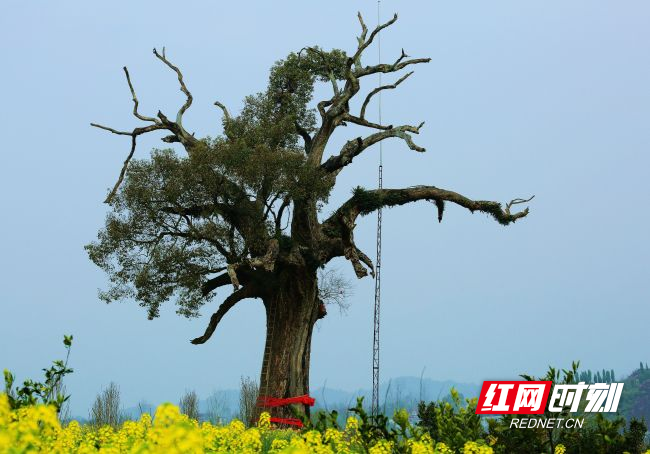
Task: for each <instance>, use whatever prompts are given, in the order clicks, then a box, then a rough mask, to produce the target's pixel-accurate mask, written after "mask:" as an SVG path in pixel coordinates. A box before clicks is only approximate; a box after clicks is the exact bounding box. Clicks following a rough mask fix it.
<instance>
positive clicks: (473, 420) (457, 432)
mask: <svg viewBox="0 0 650 454" xmlns="http://www.w3.org/2000/svg"><path fill="white" fill-rule="evenodd" d="M476 404H477V399H476V398H473V399H465V402H463V399H462V398H461V396H460V394H459V393H458V391H456V390H455V389H454V388H452V389H451V393H450V398H449V400H448V401H439V402H429V403H425V402H420V403H419V404H418V418H420V421H419V422H418V425H419V426H420V427H422V428H424V429H425V430H426V431H427V432H428V433H429V434H430V435H431V438H433V439H434V440H436V441H442V442H443V443H445V444H446V445H447V446H449V447H451V448H453V449H461V448H462V447H463V446H464V445H465V442H466V441H468V440H480V439H484V438H485V436H486V435H487V434H486V432H485V429H484V427H483V424H482V423H481V416H480V415H477V414H476Z"/></svg>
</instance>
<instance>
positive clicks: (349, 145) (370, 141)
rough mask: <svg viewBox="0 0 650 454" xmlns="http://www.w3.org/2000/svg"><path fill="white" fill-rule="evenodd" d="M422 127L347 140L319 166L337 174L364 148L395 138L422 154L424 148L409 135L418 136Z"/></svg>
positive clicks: (405, 127) (404, 127) (421, 124)
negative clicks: (336, 153)
mask: <svg viewBox="0 0 650 454" xmlns="http://www.w3.org/2000/svg"><path fill="white" fill-rule="evenodd" d="M423 125H424V123H420V124H419V125H418V126H411V125H404V126H397V127H395V128H390V129H387V130H385V131H381V132H377V133H375V134H371V135H369V136H368V137H366V138H365V139H362V138H361V137H357V138H356V139H352V140H349V141H348V142H346V144H345V145H343V147H342V148H341V151H340V152H339V154H338V155H334V156H332V157H330V158H329V159H328V160H327V161H325V162H324V163H323V164H322V165H321V167H322V168H323V169H324V170H325V171H327V172H337V171H339V170H341V169H342V168H343V167H345V166H346V165H348V164H350V163H351V162H352V160H353V159H354V158H355V157H356V156H358V155H359V154H361V152H363V150H365V149H366V148H368V147H370V146H372V145H374V144H376V143H379V142H381V141H382V140H385V139H388V138H391V137H396V138H399V139H402V140H404V142H406V144H407V145H408V147H409V148H410V149H411V150H414V151H417V152H424V151H426V150H425V148H423V147H420V146H418V145H416V144H415V143H414V142H413V138H412V137H411V136H410V134H409V133H412V134H418V133H419V132H420V128H422V126H423Z"/></svg>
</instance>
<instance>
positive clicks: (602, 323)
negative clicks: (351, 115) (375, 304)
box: [0, 0, 650, 415]
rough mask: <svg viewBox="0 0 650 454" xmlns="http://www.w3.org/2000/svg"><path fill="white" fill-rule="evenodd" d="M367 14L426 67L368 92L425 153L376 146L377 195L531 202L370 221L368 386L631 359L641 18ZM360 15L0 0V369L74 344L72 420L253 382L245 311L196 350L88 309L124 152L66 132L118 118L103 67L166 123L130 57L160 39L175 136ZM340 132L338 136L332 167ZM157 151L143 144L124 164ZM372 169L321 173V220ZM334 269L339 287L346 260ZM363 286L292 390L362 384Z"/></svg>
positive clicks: (646, 75) (504, 9)
mask: <svg viewBox="0 0 650 454" xmlns="http://www.w3.org/2000/svg"><path fill="white" fill-rule="evenodd" d="M382 8H383V15H384V17H388V16H389V14H390V13H392V12H393V11H398V12H399V13H400V20H399V21H398V23H397V24H396V25H395V26H394V27H393V28H391V29H390V30H389V31H388V32H387V33H386V34H385V35H384V36H383V39H382V49H383V53H384V55H385V57H386V59H391V58H394V56H396V55H397V54H398V53H399V49H400V48H401V47H404V48H405V49H406V51H407V52H408V53H409V54H410V55H413V56H430V57H431V58H432V62H431V63H430V64H429V65H427V66H422V67H419V68H417V72H416V74H415V75H414V76H413V77H412V78H411V79H409V80H408V81H407V82H406V83H404V84H403V85H402V86H401V87H400V90H398V91H395V92H391V93H387V94H386V95H385V96H384V104H383V111H384V119H385V120H386V123H398V122H411V123H418V122H420V121H426V126H425V128H424V130H423V132H422V134H421V135H420V137H418V143H420V144H421V145H424V146H426V147H427V149H428V152H427V153H426V154H424V155H419V154H416V153H414V152H412V151H410V150H408V149H407V148H406V147H405V146H404V145H403V144H402V143H400V142H398V141H396V142H390V143H387V144H386V146H385V148H384V159H385V186H387V187H400V186H409V185H417V184H433V185H436V186H439V187H444V188H448V189H453V190H456V191H459V192H461V193H464V194H466V195H468V196H470V197H474V198H481V199H495V200H499V201H507V200H509V199H510V198H513V197H523V196H529V195H531V194H535V195H536V198H535V200H534V201H533V202H532V203H531V214H530V216H529V217H528V218H527V219H526V220H524V221H523V222H520V223H517V224H516V225H514V226H511V227H508V228H503V227H501V226H500V225H498V224H496V223H495V222H492V221H490V220H488V219H487V218H486V217H485V216H482V215H479V214H475V215H471V214H469V213H468V212H466V211H464V210H461V209H455V208H450V209H448V210H447V213H446V217H445V220H444V221H443V223H442V224H438V223H437V221H436V214H435V209H434V207H433V206H432V205H431V204H427V203H421V204H418V205H412V206H408V207H402V208H397V209H394V210H390V211H387V212H385V217H384V219H385V224H384V232H385V236H384V256H383V258H384V269H383V313H382V358H381V359H382V362H381V364H382V377H386V378H388V377H395V376H400V375H419V373H420V371H421V370H422V368H423V367H426V372H425V375H426V376H428V377H430V378H433V379H454V380H459V381H473V382H480V381H482V380H484V379H495V378H512V377H516V376H517V374H519V373H521V372H530V373H540V372H542V371H543V369H545V368H546V365H548V364H549V363H550V364H554V365H558V366H567V365H568V364H569V363H570V361H571V360H573V359H580V360H582V363H583V365H584V366H586V367H590V368H603V367H604V368H608V369H609V368H614V369H615V370H616V371H617V372H619V373H620V374H624V373H626V372H629V371H631V370H632V369H633V368H634V367H635V366H636V365H637V364H638V362H639V361H640V360H641V359H643V360H644V361H647V360H650V358H648V350H647V346H648V343H649V342H648V341H649V340H650V335H648V334H647V333H648V319H649V318H650V309H649V306H648V302H649V301H648V299H649V298H648V295H649V291H648V282H649V279H648V270H649V267H648V256H649V252H650V242H649V241H648V233H647V232H648V222H649V221H650V215H649V214H648V210H647V209H646V204H647V201H648V198H649V196H650V190H649V189H648V181H649V178H648V177H649V173H650V171H649V170H648V169H650V159H649V158H648V146H649V145H650V128H649V126H650V125H649V120H650V58H648V57H649V55H650V28H649V27H648V24H649V23H650V4H649V3H648V2H646V1H617V2H614V1H599V0H582V1H578V0H575V1H566V0H545V1H533V0H530V1H526V2H521V1H515V0H512V1H490V2H469V1H454V2H451V1H448V2H441V1H431V2H413V1H402V2H397V1H390V0H384V2H383V4H382ZM358 9H360V10H361V11H362V12H363V13H364V14H365V16H366V19H367V22H368V23H369V24H374V23H375V21H376V3H375V2H374V1H364V2H360V1H359V2H350V1H342V0H341V1H331V2H327V3H325V2H297V1H296V2H289V1H274V2H261V1H260V2H245V1H242V2H238V3H236V2H219V3H218V4H217V2H198V1H190V2H182V3H179V2H170V1H157V2H149V1H141V2H126V1H113V2H103V3H99V2H82V1H64V2H46V1H30V2H26V1H14V0H10V1H5V2H4V3H3V11H2V15H1V17H0V38H1V41H0V42H1V44H0V52H1V54H0V61H1V62H2V63H1V65H2V69H1V70H0V86H1V87H2V92H1V93H2V95H1V96H2V107H3V108H2V111H1V112H0V125H1V126H0V128H1V131H2V137H3V143H2V152H1V153H2V155H1V161H0V163H1V164H0V206H1V207H2V209H1V211H2V219H3V222H2V223H0V304H1V305H2V310H1V312H0V313H1V314H2V315H1V316H0V317H1V318H0V345H1V346H2V348H1V350H0V367H7V368H10V369H12V370H14V371H15V372H16V373H17V374H18V377H19V378H20V379H23V378H25V377H27V376H36V375H38V374H39V373H40V369H41V368H42V367H45V366H46V365H47V364H48V363H49V361H51V360H52V359H55V358H57V357H60V356H61V355H62V353H63V352H62V346H61V344H60V338H61V336H62V335H63V333H72V334H74V336H75V344H74V348H73V352H72V358H71V365H72V366H73V367H74V368H75V373H74V374H73V375H72V376H71V378H70V380H69V381H68V387H69V390H70V391H71V392H72V394H73V400H72V404H73V412H74V413H75V414H81V415H83V414H86V412H87V408H88V407H89V405H90V403H91V401H92V399H93V397H94V395H95V393H96V392H97V391H98V390H99V389H100V388H101V387H102V386H104V385H106V384H107V383H108V382H109V381H111V380H113V381H115V382H117V383H118V384H120V385H121V387H122V392H123V397H124V401H125V403H126V404H129V405H130V404H135V403H136V402H137V401H138V400H140V399H148V400H149V401H152V402H158V401H162V400H166V399H167V400H172V401H177V399H178V397H179V395H180V394H181V393H182V391H183V390H184V389H186V388H194V389H196V390H197V391H198V392H199V394H200V395H203V396H206V395H207V394H208V393H209V392H210V391H211V390H213V389H215V388H233V387H236V386H237V383H238V380H239V377H240V376H241V375H252V376H255V377H257V375H258V371H259V367H260V363H261V354H262V348H263V336H264V334H263V326H264V320H263V311H262V306H261V303H260V302H259V301H252V300H251V301H246V302H243V303H241V304H240V305H239V306H238V307H237V308H236V310H233V311H232V312H231V313H229V314H228V316H227V317H226V318H225V319H224V320H223V323H222V325H221V326H220V328H219V330H218V331H217V333H215V335H214V336H213V338H212V339H211V340H210V342H209V343H208V344H206V345H202V346H194V345H191V344H190V343H189V339H191V338H193V337H195V336H196V335H198V334H200V333H201V332H202V331H203V329H204V326H205V323H206V318H201V319H196V320H191V321H188V320H186V319H183V318H179V317H177V316H176V315H175V314H174V312H173V306H172V305H170V306H169V307H168V308H167V310H163V311H162V316H161V317H160V318H159V319H157V320H155V321H147V320H146V314H145V312H144V311H143V310H142V309H141V308H140V307H138V306H137V304H134V303H132V302H125V303H123V304H113V305H110V306H106V305H104V304H103V303H101V302H100V301H99V300H98V298H97V288H99V287H104V286H105V283H106V277H105V275H104V274H103V273H102V272H101V271H100V270H99V269H98V268H96V267H95V266H94V265H93V264H92V263H91V262H90V261H89V260H88V259H87V257H86V254H85V252H84V250H83V245H84V244H86V243H88V242H90V241H92V240H93V238H94V237H95V235H96V232H97V230H98V229H99V228H100V227H101V226H102V224H103V218H104V215H105V210H106V206H105V205H103V204H102V203H101V202H102V200H103V198H104V196H105V194H106V189H107V188H108V187H109V186H110V185H112V184H113V183H114V181H115V178H116V176H117V174H118V172H119V168H120V165H121V162H122V160H123V159H124V157H125V155H126V153H127V152H128V147H129V143H128V138H123V137H117V136H114V135H111V134H108V133H105V132H103V131H99V130H96V129H93V128H91V127H90V126H89V125H88V123H89V122H91V121H96V122H100V123H103V124H108V125H111V126H115V127H119V128H130V127H132V126H134V125H136V124H137V122H136V120H135V119H134V118H133V117H132V116H131V113H130V112H131V109H132V105H131V100H130V96H129V92H128V88H127V85H126V83H125V81H124V78H123V73H122V69H121V68H122V66H123V65H127V66H128V67H129V70H130V72H131V76H132V79H133V83H134V84H135V86H136V89H137V92H138V97H139V99H140V101H141V111H142V112H146V113H155V112H156V111H157V109H159V108H160V109H162V110H163V112H167V113H173V112H175V111H176V109H177V108H178V106H179V105H180V104H179V103H181V102H182V95H181V93H180V92H179V91H178V87H177V84H176V81H175V80H174V75H173V74H172V73H171V72H170V71H169V70H168V68H166V67H164V66H163V65H161V63H160V62H159V61H158V60H156V59H155V58H154V57H153V56H152V55H151V49H152V48H153V47H154V46H163V45H164V46H166V47H167V55H168V57H169V58H170V59H171V60H172V61H174V62H175V63H176V64H178V65H179V66H180V67H181V68H182V70H183V72H184V74H185V79H186V82H187V85H188V87H189V88H190V90H191V91H192V93H193V95H194V98H195V102H194V105H193V106H192V108H191V109H190V111H189V112H188V113H187V114H186V117H185V122H184V123H185V124H186V127H187V128H188V129H190V130H194V131H196V132H197V135H198V136H203V135H206V134H212V135H215V134H216V133H218V132H219V125H220V117H219V112H218V111H217V110H216V109H215V108H214V106H213V105H212V103H213V102H214V101H215V100H216V99H219V100H220V101H222V102H224V103H225V104H226V105H227V106H228V107H229V108H230V109H231V110H233V111H236V110H237V109H238V108H239V107H240V106H241V100H242V98H243V97H244V96H245V95H247V94H250V93H253V92H255V91H259V90H261V89H262V88H263V87H264V85H265V82H266V77H267V74H268V73H267V70H268V68H269V67H270V65H271V64H272V63H273V62H274V61H275V60H277V59H279V58H282V57H283V56H285V55H286V54H287V53H288V52H290V51H294V50H298V49H300V48H301V47H303V46H305V45H311V44H319V45H321V46H323V47H339V48H343V49H347V50H350V49H352V48H353V46H355V42H356V41H355V36H356V35H357V33H358V24H357V22H356V11H357V10H358ZM374 52H375V51H374V50H373V51H372V52H371V53H370V55H369V57H368V58H369V59H370V60H369V61H370V62H374V59H375V58H376V54H375V53H374ZM366 88H372V87H366ZM354 133H356V131H353V130H350V131H349V134H350V135H352V134H354ZM345 139H346V137H345V135H344V134H342V133H340V134H338V135H337V137H336V140H335V141H334V143H333V147H332V148H330V152H333V151H335V150H336V145H337V144H340V143H342V141H343V140H345ZM161 145H162V143H161V142H160V141H159V137H158V136H153V135H152V136H151V137H146V138H145V137H143V138H142V139H141V140H140V142H139V150H138V156H139V157H144V156H146V155H147V153H148V152H149V150H150V149H151V148H152V147H160V146H161ZM377 157H378V154H377V150H369V151H368V152H367V153H366V154H365V155H363V156H361V157H360V158H359V159H357V160H355V163H354V166H352V167H351V168H350V169H347V170H346V171H345V172H343V173H342V175H341V176H340V178H339V186H338V188H337V190H336V191H335V193H334V195H333V197H332V206H334V205H335V204H336V203H340V202H341V201H342V200H343V199H344V198H345V197H347V196H348V195H349V191H350V189H351V188H352V187H353V186H356V185H358V184H361V185H364V186H367V187H372V186H374V185H375V176H376V165H377ZM329 210H331V207H330V208H327V209H326V210H325V211H326V212H328V211H329ZM374 231H375V218H374V216H370V217H368V218H364V219H363V220H362V221H361V222H360V225H359V227H358V231H357V234H356V237H357V241H358V243H359V244H360V245H361V246H362V248H364V249H365V250H366V251H367V252H368V253H369V254H370V255H373V256H374ZM644 232H645V233H644ZM335 265H336V266H337V267H338V268H339V269H340V270H342V271H344V272H345V273H346V274H347V275H348V276H349V277H351V278H352V276H353V274H352V272H351V269H350V266H349V264H347V263H344V262H341V263H337V264H335ZM372 289H373V283H372V281H371V280H370V279H369V278H367V279H365V280H362V281H355V294H354V297H353V298H352V301H351V302H352V307H351V309H350V311H349V313H348V315H347V316H343V317H342V316H340V315H339V314H338V313H337V312H336V311H334V310H333V311H330V315H329V316H328V317H327V318H326V319H325V320H323V321H321V322H320V323H319V326H318V328H317V332H316V335H315V337H314V343H313V359H312V377H311V379H312V384H313V385H314V386H319V385H321V384H322V383H323V382H324V381H325V380H327V383H328V386H333V387H341V388H346V389H355V388H360V387H369V386H370V380H371V375H370V365H371V362H370V359H371V357H370V354H371V338H372V301H373V296H372V291H373V290H372ZM221 297H222V296H221ZM221 297H217V298H216V299H215V301H213V302H212V303H210V305H209V306H208V307H206V308H205V310H204V311H203V313H204V314H210V313H211V312H212V310H213V309H214V307H215V306H216V305H217V304H218V302H219V299H220V298H221Z"/></svg>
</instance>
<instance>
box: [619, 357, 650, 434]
mask: <svg viewBox="0 0 650 454" xmlns="http://www.w3.org/2000/svg"><path fill="white" fill-rule="evenodd" d="M623 382H624V383H625V386H624V387H623V393H622V394H621V402H620V403H619V406H618V411H619V412H620V413H621V414H622V415H624V416H625V417H626V418H631V417H634V418H639V419H640V418H645V420H646V422H650V369H648V366H645V367H643V368H640V369H637V370H635V371H634V372H632V374H630V376H629V377H627V378H626V379H625V380H623Z"/></svg>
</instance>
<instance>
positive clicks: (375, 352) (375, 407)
mask: <svg viewBox="0 0 650 454" xmlns="http://www.w3.org/2000/svg"><path fill="white" fill-rule="evenodd" d="M380 6H381V0H377V24H378V25H379V24H380V23H381V22H380V19H381V10H380ZM377 49H378V51H377V57H378V60H379V63H381V34H378V35H377ZM378 86H379V87H381V72H380V73H379V85H378ZM378 96H379V98H378V100H377V104H378V108H377V115H378V117H379V124H381V90H380V91H379V93H378ZM382 144H383V141H380V142H379V172H378V173H379V178H378V188H379V189H382V188H383V175H382V174H383V149H382ZM380 309H381V207H379V210H377V258H376V262H375V311H374V324H373V326H374V331H373V336H372V409H371V410H372V415H373V416H377V415H378V414H379V322H380V317H379V315H380Z"/></svg>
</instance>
